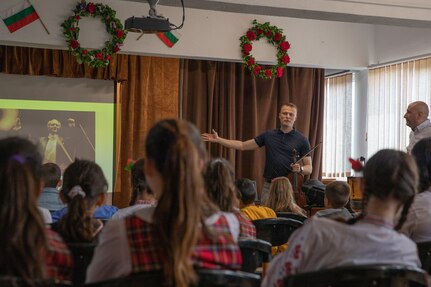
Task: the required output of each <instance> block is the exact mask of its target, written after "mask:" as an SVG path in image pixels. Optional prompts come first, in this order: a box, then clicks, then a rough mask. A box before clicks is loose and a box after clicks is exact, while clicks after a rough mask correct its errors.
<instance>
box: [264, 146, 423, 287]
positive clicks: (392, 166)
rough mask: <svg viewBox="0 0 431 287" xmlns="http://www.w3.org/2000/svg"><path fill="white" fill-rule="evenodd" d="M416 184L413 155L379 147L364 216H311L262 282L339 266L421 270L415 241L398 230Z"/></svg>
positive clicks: (369, 172) (369, 167) (278, 282)
mask: <svg viewBox="0 0 431 287" xmlns="http://www.w3.org/2000/svg"><path fill="white" fill-rule="evenodd" d="M417 186H418V173H417V167H416V163H415V162H414V160H413V158H412V157H411V156H410V155H408V154H406V153H404V152H401V151H396V150H388V149H387V150H380V151H378V152H377V153H376V154H374V155H373V156H372V157H371V158H370V159H369V160H368V162H367V164H366V165H365V168H364V178H363V185H362V188H363V203H362V206H363V212H362V214H361V216H360V217H357V218H356V219H355V220H350V221H349V222H348V223H343V222H340V221H336V220H332V219H328V218H321V217H316V216H313V217H312V218H311V219H309V220H308V221H307V223H306V224H304V226H302V227H301V228H299V229H297V230H296V231H295V232H294V233H293V234H292V236H291V238H290V240H289V243H290V246H289V249H288V250H287V251H286V252H283V253H282V254H279V255H278V256H277V257H276V258H274V259H273V260H272V261H271V263H270V266H269V270H268V273H267V276H266V277H265V278H264V280H263V282H262V286H265V287H266V286H283V278H284V277H286V276H289V275H291V274H296V273H304V272H312V271H317V270H324V269H328V268H335V267H340V266H349V265H358V264H360V265H363V264H397V265H399V264H402V265H405V266H407V267H413V268H418V267H419V266H420V260H419V257H418V254H417V247H416V244H415V243H414V242H413V241H412V240H410V239H409V238H407V237H406V236H405V235H403V234H401V233H399V232H398V230H400V229H401V227H402V225H403V223H404V221H405V219H406V216H407V213H408V210H409V208H410V204H411V202H412V199H413V197H414V196H415V194H416V188H417ZM399 211H401V216H400V217H399V216H398V215H399Z"/></svg>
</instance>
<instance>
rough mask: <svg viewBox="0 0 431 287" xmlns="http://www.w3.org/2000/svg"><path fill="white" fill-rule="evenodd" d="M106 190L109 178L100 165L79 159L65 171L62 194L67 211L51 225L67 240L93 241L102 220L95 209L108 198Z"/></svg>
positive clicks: (100, 227)
mask: <svg viewBox="0 0 431 287" xmlns="http://www.w3.org/2000/svg"><path fill="white" fill-rule="evenodd" d="M107 191H108V182H107V180H106V178H105V175H104V174H103V171H102V169H101V168H100V166H99V165H98V164H97V163H95V162H93V161H89V160H78V159H76V160H75V161H74V162H73V163H72V164H70V165H69V166H68V167H67V168H66V170H65V171H64V178H63V189H62V194H63V196H64V198H65V201H66V202H67V205H68V210H67V213H66V214H65V215H64V216H63V217H62V218H61V219H60V220H59V221H57V222H56V223H54V224H53V225H52V229H53V230H55V231H57V232H58V233H60V235H61V236H62V237H63V238H64V240H65V241H66V242H94V241H95V240H96V236H97V235H98V233H99V232H100V231H101V230H102V227H103V223H102V222H101V221H100V220H98V219H95V218H94V217H93V213H94V211H95V209H96V207H97V206H100V205H102V204H103V203H104V202H105V200H106V194H107Z"/></svg>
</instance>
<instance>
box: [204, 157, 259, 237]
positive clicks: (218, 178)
mask: <svg viewBox="0 0 431 287" xmlns="http://www.w3.org/2000/svg"><path fill="white" fill-rule="evenodd" d="M204 181H205V190H206V191H207V194H208V197H209V198H210V199H211V200H212V202H214V203H215V204H216V205H217V206H218V207H219V208H220V210H221V211H224V212H226V215H227V216H232V215H233V216H234V219H235V218H236V219H235V220H236V221H238V222H239V238H240V239H243V238H256V228H255V227H254V225H253V223H251V221H250V220H249V219H248V218H246V217H245V216H244V215H243V214H242V212H241V211H240V210H239V203H238V204H237V202H238V199H237V198H236V193H237V190H236V187H235V175H234V172H233V169H232V166H231V165H230V163H229V162H228V161H227V160H225V159H223V158H216V159H212V160H210V161H209V162H208V163H207V165H206V167H205V171H204ZM236 205H238V206H236ZM232 225H234V224H231V226H232Z"/></svg>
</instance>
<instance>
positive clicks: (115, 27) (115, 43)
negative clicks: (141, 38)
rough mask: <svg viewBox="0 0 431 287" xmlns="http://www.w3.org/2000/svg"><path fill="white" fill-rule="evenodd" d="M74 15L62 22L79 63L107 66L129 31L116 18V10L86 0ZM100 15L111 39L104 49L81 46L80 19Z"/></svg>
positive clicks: (69, 45) (77, 7)
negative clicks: (90, 48) (79, 39)
mask: <svg viewBox="0 0 431 287" xmlns="http://www.w3.org/2000/svg"><path fill="white" fill-rule="evenodd" d="M73 13H74V15H72V16H70V17H69V18H68V19H67V20H66V21H64V22H63V24H61V26H62V27H63V28H64V31H63V34H64V36H66V38H67V40H66V41H67V44H68V47H69V51H70V52H71V53H72V55H73V56H75V58H76V61H77V62H78V63H79V64H82V63H87V64H88V65H89V66H90V67H94V68H103V67H106V66H107V65H108V64H109V62H110V60H111V57H112V55H113V54H114V53H117V52H118V51H120V46H122V44H123V42H124V39H126V35H127V32H126V31H125V30H124V29H123V25H122V24H121V22H120V20H119V19H117V18H115V14H116V12H115V10H112V9H111V8H110V7H109V6H107V5H104V4H100V3H96V4H95V3H92V2H89V3H86V1H85V0H83V1H81V2H80V3H79V4H78V5H76V7H75V9H74V10H73ZM89 16H91V17H100V19H101V21H102V22H103V23H104V24H105V26H106V31H107V32H108V33H109V34H110V35H111V39H110V40H109V41H106V42H105V46H104V47H103V48H102V49H97V50H96V49H95V50H89V49H85V48H82V47H81V44H80V43H79V41H78V38H79V31H80V29H79V27H78V24H79V20H80V19H81V18H82V17H89Z"/></svg>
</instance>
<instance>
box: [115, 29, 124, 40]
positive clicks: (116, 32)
mask: <svg viewBox="0 0 431 287" xmlns="http://www.w3.org/2000/svg"><path fill="white" fill-rule="evenodd" d="M115 34H116V35H117V38H123V36H124V32H123V30H121V29H117V30H116V31H115Z"/></svg>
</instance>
